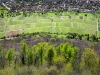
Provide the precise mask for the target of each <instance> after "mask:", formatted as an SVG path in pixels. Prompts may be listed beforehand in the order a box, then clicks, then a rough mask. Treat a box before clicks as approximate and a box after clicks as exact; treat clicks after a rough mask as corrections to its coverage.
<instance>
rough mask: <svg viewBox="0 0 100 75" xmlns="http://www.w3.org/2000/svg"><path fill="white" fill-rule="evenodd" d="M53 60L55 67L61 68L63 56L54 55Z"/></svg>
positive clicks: (63, 60)
mask: <svg viewBox="0 0 100 75" xmlns="http://www.w3.org/2000/svg"><path fill="white" fill-rule="evenodd" d="M53 61H54V64H55V65H56V67H57V68H58V69H61V68H62V67H63V66H64V63H65V58H64V57H63V56H55V57H54V59H53Z"/></svg>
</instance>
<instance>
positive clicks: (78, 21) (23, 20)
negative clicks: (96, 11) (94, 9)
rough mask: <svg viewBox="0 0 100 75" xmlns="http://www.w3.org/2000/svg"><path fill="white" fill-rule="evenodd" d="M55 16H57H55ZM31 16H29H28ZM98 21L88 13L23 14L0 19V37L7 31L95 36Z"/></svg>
mask: <svg viewBox="0 0 100 75" xmlns="http://www.w3.org/2000/svg"><path fill="white" fill-rule="evenodd" d="M56 14H57V15H56ZM29 15H31V16H29ZM97 24H98V19H97V18H95V17H94V15H92V14H90V13H78V14H77V13H74V12H61V13H56V12H55V13H52V12H49V13H46V14H41V13H30V14H27V16H23V13H20V15H18V16H15V17H6V16H5V17H4V18H2V19H0V37H3V36H5V34H6V33H7V32H9V31H16V30H20V31H21V33H34V32H50V33H68V32H70V33H79V34H95V35H97V34H98V36H100V35H99V33H100V32H97V30H98V28H97Z"/></svg>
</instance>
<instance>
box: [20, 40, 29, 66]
mask: <svg viewBox="0 0 100 75" xmlns="http://www.w3.org/2000/svg"><path fill="white" fill-rule="evenodd" d="M27 52H28V46H27V44H26V43H25V42H24V41H22V42H21V50H20V56H21V63H22V64H23V65H25V64H26V63H27Z"/></svg>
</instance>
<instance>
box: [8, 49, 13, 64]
mask: <svg viewBox="0 0 100 75" xmlns="http://www.w3.org/2000/svg"><path fill="white" fill-rule="evenodd" d="M6 59H7V60H8V61H9V66H11V64H12V63H13V61H14V49H13V48H11V49H9V50H8V52H7V54H6Z"/></svg>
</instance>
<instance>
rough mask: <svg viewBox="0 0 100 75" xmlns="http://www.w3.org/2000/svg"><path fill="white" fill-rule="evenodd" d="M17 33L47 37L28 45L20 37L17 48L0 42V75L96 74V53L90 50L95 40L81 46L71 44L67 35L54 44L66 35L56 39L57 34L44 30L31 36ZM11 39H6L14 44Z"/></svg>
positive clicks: (39, 37)
mask: <svg viewBox="0 0 100 75" xmlns="http://www.w3.org/2000/svg"><path fill="white" fill-rule="evenodd" d="M17 36H18V38H22V37H23V38H25V39H26V38H27V37H30V36H31V37H32V38H34V37H35V39H34V40H37V39H40V40H41V39H43V38H42V37H44V38H45V39H48V38H49V39H48V40H47V42H46V41H42V42H38V43H36V44H31V45H29V44H28V43H26V41H21V42H19V43H18V44H20V46H21V47H20V48H18V47H17V48H18V49H17V50H16V48H15V47H12V48H11V47H10V48H9V49H6V48H4V47H3V46H2V45H0V75H73V74H74V75H77V74H78V75H86V74H87V75H99V74H100V71H99V70H100V69H99V68H100V57H99V54H98V53H97V52H96V51H94V46H95V43H96V42H95V41H94V43H92V42H91V43H90V44H89V45H90V46H89V47H88V48H85V47H84V46H81V47H79V45H78V46H76V45H74V44H72V43H71V42H72V41H71V40H70V39H71V38H69V42H61V43H58V44H57V41H61V40H62V41H64V39H66V38H63V37H62V38H60V39H61V40H60V39H58V36H57V35H50V34H47V35H46V33H45V34H43V33H41V34H34V36H32V34H26V35H25V34H22V35H17ZM36 38H37V39H36ZM84 38H85V37H84ZM72 39H75V38H72ZM23 40H24V39H23ZM77 40H80V39H77ZM84 40H85V39H84ZM4 41H5V40H4ZM13 41H14V39H11V42H10V43H12V44H14V43H13ZM81 42H82V41H81ZM10 43H9V44H10ZM15 43H16V42H15ZM82 45H83V43H82ZM82 47H83V48H82Z"/></svg>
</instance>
